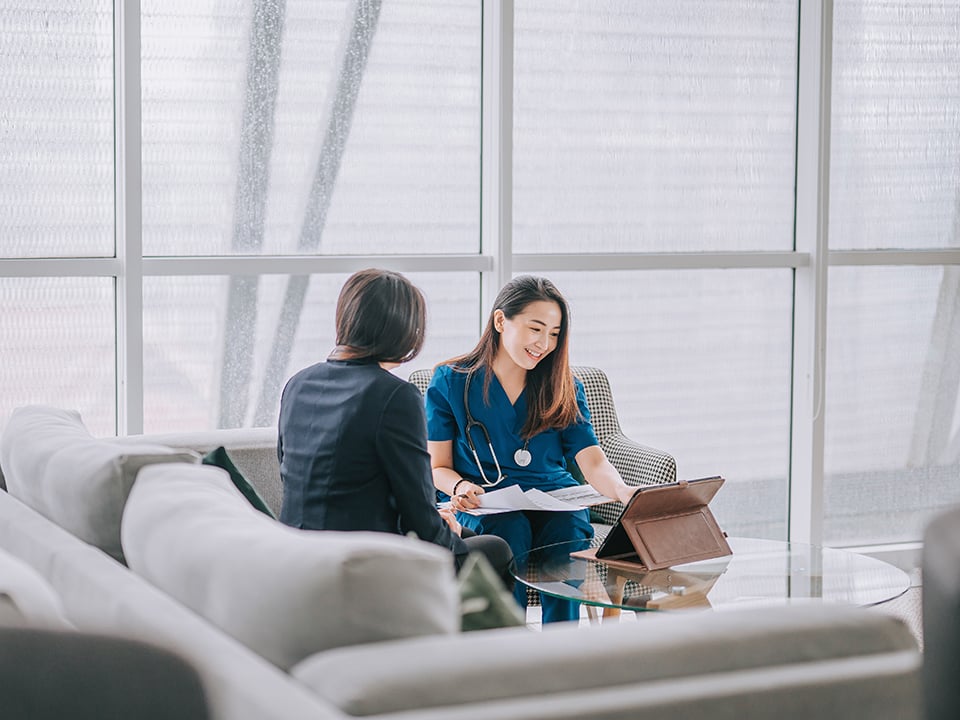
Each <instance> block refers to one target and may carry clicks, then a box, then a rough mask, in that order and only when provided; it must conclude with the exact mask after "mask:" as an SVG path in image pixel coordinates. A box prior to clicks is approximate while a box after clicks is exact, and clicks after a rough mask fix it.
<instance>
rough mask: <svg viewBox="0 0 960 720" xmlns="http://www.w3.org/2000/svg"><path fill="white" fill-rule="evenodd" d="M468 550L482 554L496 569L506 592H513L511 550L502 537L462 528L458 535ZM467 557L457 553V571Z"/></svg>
mask: <svg viewBox="0 0 960 720" xmlns="http://www.w3.org/2000/svg"><path fill="white" fill-rule="evenodd" d="M460 537H461V539H462V540H463V542H464V543H465V544H466V546H467V548H468V549H469V550H470V552H472V553H473V552H476V553H480V554H481V555H483V556H484V557H485V558H486V559H487V562H489V563H490V566H491V567H492V568H493V569H494V570H495V571H496V573H497V575H499V576H500V579H501V580H503V585H504V587H506V589H507V591H508V592H513V584H514V582H515V581H514V577H513V574H512V573H511V570H513V569H514V562H513V550H511V549H510V545H508V544H507V541H506V540H504V539H503V538H502V537H498V536H497V535H477V534H476V533H475V532H474V531H473V530H471V529H470V528H466V527H465V528H463V530H462V533H461V535H460ZM466 559H467V556H466V555H457V556H456V562H457V571H458V572H459V571H460V567H461V566H462V565H463V563H464V561H465V560H466Z"/></svg>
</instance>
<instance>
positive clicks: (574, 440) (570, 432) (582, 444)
mask: <svg viewBox="0 0 960 720" xmlns="http://www.w3.org/2000/svg"><path fill="white" fill-rule="evenodd" d="M574 384H575V385H576V391H577V407H578V408H579V410H580V416H581V417H580V418H579V419H578V420H577V421H576V422H575V423H573V424H572V425H569V426H567V427H566V428H564V429H563V431H562V432H561V433H560V441H561V443H563V455H564V457H568V458H572V457H575V456H576V454H577V453H578V452H580V451H581V450H583V449H584V448H588V447H591V446H592V445H599V444H600V442H599V441H598V440H597V435H596V433H595V432H594V431H593V424H592V423H591V422H590V409H589V408H588V407H587V393H586V392H585V391H584V389H583V383H582V382H580V381H579V380H577V379H574Z"/></svg>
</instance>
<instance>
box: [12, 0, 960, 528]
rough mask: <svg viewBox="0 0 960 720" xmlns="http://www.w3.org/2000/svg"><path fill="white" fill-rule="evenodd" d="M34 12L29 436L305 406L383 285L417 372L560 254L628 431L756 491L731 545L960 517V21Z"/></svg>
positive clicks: (444, 4) (19, 396) (291, 1)
mask: <svg viewBox="0 0 960 720" xmlns="http://www.w3.org/2000/svg"><path fill="white" fill-rule="evenodd" d="M822 12H823V13H828V16H826V17H825V19H826V20H827V21H828V22H827V23H826V26H825V27H826V28H827V29H828V32H826V34H824V35H820V34H819V33H820V28H821V24H820V22H819V20H820V17H821V15H820V13H822ZM0 17H2V18H3V22H4V27H5V28H6V31H5V32H4V34H3V36H2V38H0V71H2V72H0V103H2V107H3V108H4V111H3V113H0V167H2V170H3V172H2V173H0V207H2V212H0V236H2V238H3V242H2V245H0V302H2V307H3V313H2V316H0V345H2V347H3V349H4V356H3V360H4V361H3V363H2V365H0V431H2V429H3V426H4V424H5V423H6V420H7V418H8V417H9V414H10V412H11V411H12V410H13V409H14V408H15V407H17V406H19V405H24V404H28V403H34V402H40V403H49V404H55V405H61V406H65V407H69V408H74V409H77V410H78V411H79V412H80V413H81V414H82V416H83V418H84V420H85V422H86V423H87V424H88V426H89V427H90V428H91V430H92V431H93V432H94V433H95V434H99V435H110V434H113V433H116V432H119V433H130V432H139V431H147V432H161V431H167V430H174V429H183V428H186V427H193V428H197V429H205V428H212V427H229V426H240V425H273V424H274V423H275V416H276V409H277V405H278V401H279V393H280V391H281V389H282V387H283V384H284V382H285V380H286V378H287V377H289V376H290V374H292V373H293V372H294V371H296V370H297V369H299V368H300V367H304V366H306V365H308V364H310V363H312V362H316V361H319V360H322V359H323V358H324V357H325V356H326V354H327V353H328V352H329V351H330V349H331V347H332V344H333V337H332V334H333V312H334V301H335V298H336V296H337V293H338V291H339V288H340V285H341V284H342V282H343V280H344V279H345V278H346V277H347V276H348V275H349V273H351V272H353V271H354V270H357V269H359V268H361V267H369V266H381V267H388V268H391V269H395V270H399V271H401V272H404V273H406V274H408V275H409V276H410V277H411V278H412V279H413V280H414V282H416V283H417V284H418V285H419V286H420V287H421V288H422V289H423V290H424V292H425V294H426V296H427V298H428V302H429V313H430V317H429V327H428V339H427V344H426V346H425V348H424V351H423V353H422V354H421V356H420V357H419V358H417V359H416V360H415V361H414V362H413V363H411V364H410V366H408V367H403V368H400V369H399V370H398V371H397V372H398V374H400V375H405V374H407V373H409V372H411V371H412V370H414V369H416V368H419V367H429V366H431V365H433V364H435V363H437V362H439V361H441V360H444V359H446V358H448V357H450V356H453V355H456V354H458V353H461V352H463V351H465V350H467V349H469V348H470V347H471V346H472V344H473V343H474V342H475V340H476V338H477V337H478V336H479V332H480V329H481V324H482V322H483V321H484V320H485V319H486V316H487V314H488V312H489V310H490V308H489V306H488V305H489V302H490V299H491V298H492V295H491V290H495V289H496V288H497V286H498V285H499V284H500V283H502V282H503V281H504V280H506V279H507V278H509V277H510V276H511V275H514V274H517V273H522V272H532V273H538V274H544V275H548V276H550V277H551V278H552V279H553V280H554V281H555V282H556V283H557V285H558V286H559V287H560V288H561V290H563V291H564V292H565V294H566V295H567V296H568V298H569V299H570V302H571V305H572V311H573V322H574V325H573V329H574V333H573V336H572V348H571V350H572V360H573V362H574V363H575V364H581V365H596V366H599V367H601V368H603V369H604V370H605V371H606V372H607V374H608V375H609V377H610V380H611V383H612V385H613V390H614V394H615V398H616V402H617V408H618V412H619V414H620V416H621V421H622V423H623V426H624V430H625V432H626V433H627V434H628V435H629V436H631V437H632V438H634V439H635V440H638V441H640V442H643V443H646V444H649V445H654V446H657V447H661V448H663V449H665V450H667V451H669V452H671V453H673V454H674V455H675V456H676V457H677V460H678V466H679V472H680V475H681V477H687V478H691V477H700V476H704V475H710V474H714V473H720V474H723V475H724V476H725V477H727V479H728V485H727V486H726V487H725V488H724V491H723V492H721V493H720V495H718V497H717V499H716V500H715V503H716V505H715V510H716V512H717V515H718V517H719V519H720V521H721V524H722V525H723V526H724V527H725V529H727V530H728V532H731V533H734V534H741V535H751V536H761V537H774V538H781V537H786V536H788V535H789V536H793V535H796V534H798V532H799V531H798V528H800V529H801V530H803V526H806V530H808V531H809V533H810V534H811V535H810V536H811V538H812V539H813V540H815V541H819V540H823V541H825V542H828V543H830V544H839V545H852V544H866V543H899V542H904V541H914V540H917V539H919V533H920V530H921V528H922V527H923V526H924V524H925V522H926V520H927V519H928V518H929V517H930V516H931V514H932V513H934V512H936V511H937V510H938V509H939V508H942V507H945V506H947V505H950V504H954V503H956V502H960V491H958V489H957V488H956V487H955V486H956V483H955V482H953V480H954V479H955V478H956V477H957V472H958V469H960V407H958V406H960V403H958V394H960V365H958V364H957V362H956V361H955V358H957V357H960V347H958V340H957V338H960V327H958V320H957V317H958V313H957V312H956V308H957V302H958V300H957V296H958V293H960V289H958V283H960V269H958V267H960V240H958V230H957V228H960V220H958V208H960V200H958V198H960V39H958V38H960V7H954V5H952V4H950V3H925V2H908V1H907V0H835V2H833V3H799V2H792V3H791V2H782V1H781V0H749V2H734V1H733V0H721V1H719V2H709V3H708V2H704V1H703V0H680V1H679V2H678V1H670V0H652V1H651V2H643V3H629V2H621V1H620V0H598V2H594V3H590V4H583V3H579V2H575V0H558V1H557V2H548V0H515V2H511V3H492V2H491V3H484V2H482V0H383V2H380V3H354V2H348V1H347V0H328V1H325V2H322V3H317V2H310V1H309V0H287V2H279V1H278V0H254V2H244V1H242V0H194V1H192V2H177V1H174V2H164V1H161V0H140V2H121V1H120V0H114V2H105V1H104V0H72V1H71V2H70V3H63V2H53V1H52V0H47V1H46V2H44V0H37V1H36V2H33V3H31V4H30V7H29V8H24V7H23V6H22V3H18V2H13V1H12V0H0ZM115 36H116V37H119V38H121V39H122V40H123V42H119V43H117V42H115V40H114V38H115ZM115 52H118V53H121V55H119V56H118V57H117V58H115V57H114V53H115ZM812 58H819V59H818V60H813V59H812ZM818 62H819V63H822V64H823V67H822V68H821V67H819V66H816V65H817V63H818ZM115 63H120V65H121V67H123V66H124V63H126V64H127V65H128V66H127V67H125V69H126V70H131V71H132V70H133V69H134V65H135V66H136V68H137V69H139V71H140V72H139V75H138V74H137V73H136V72H128V73H121V74H120V76H118V77H115V76H114V67H115ZM815 66H816V67H815ZM821 69H822V70H823V74H822V75H821V72H820V71H821ZM821 77H825V78H828V79H829V80H830V82H827V83H823V84H820V78H821ZM811 79H812V80H811ZM811 83H812V85H811ZM814 86H815V88H816V89H815V90H814V91H811V90H810V88H811V87H814ZM821 107H823V108H825V109H827V110H829V112H827V111H826V110H825V111H824V117H820V116H819V115H820V108H821ZM125 118H133V120H125ZM821 121H823V122H822V123H821ZM124 122H129V123H130V124H129V125H123V124H122V123H124ZM821 127H823V128H825V132H827V134H826V135H821V134H820V128H821ZM131 128H135V129H137V130H138V132H137V133H131V132H129V130H130V129H131ZM125 131H126V132H125ZM138 133H139V134H138ZM131 137H133V138H134V139H133V140H131ZM827 150H829V152H827ZM821 151H822V153H823V155H822V156H821ZM814 157H816V158H817V161H818V162H817V163H814V164H817V172H810V171H809V168H810V166H811V158H814ZM136 160H139V161H140V162H136ZM821 161H822V168H821V165H820V164H819V163H820V162H821ZM117 189H119V191H120V192H117ZM824 191H826V194H825V193H824ZM824 197H825V198H826V199H827V200H828V202H826V203H824V204H822V205H817V203H816V202H809V200H810V198H817V200H818V201H819V200H820V199H821V198H824ZM822 213H825V215H823V214H822ZM128 218H134V221H132V222H131V221H129V220H127V219H128ZM138 218H139V219H140V220H141V221H140V222H137V221H136V219H138ZM824 218H825V219H826V220H827V222H826V223H823V222H821V221H822V220H823V219H824ZM810 228H815V230H814V231H813V232H811V231H810ZM812 235H815V236H816V244H815V247H811V245H812V244H813V243H811V236H812ZM810 307H814V308H815V309H816V310H817V312H816V313H813V314H814V315H816V319H815V321H814V322H813V323H810V322H808V319H809V318H808V315H809V314H810V313H809V312H808V311H809V309H810ZM817 313H819V314H817ZM818 323H819V324H818ZM821 349H823V351H824V355H823V358H824V359H823V360H822V362H821V359H820V354H819V353H820V351H821ZM810 358H814V359H813V360H810ZM821 386H822V387H825V388H826V390H825V393H824V394H823V395H822V396H817V397H814V394H815V392H816V389H817V388H819V387H821ZM798 398H799V400H798ZM807 401H809V402H810V404H811V406H812V408H811V412H810V413H809V414H807V413H806V408H804V407H801V405H802V404H803V403H805V402H807ZM808 415H810V416H808ZM821 440H822V442H820V441H821ZM798 458H811V459H812V463H811V465H812V470H811V471H810V472H809V473H805V472H804V471H798V467H800V465H801V463H798ZM804 462H806V460H805V459H804ZM818 468H819V469H818ZM798 498H799V499H800V500H801V501H804V500H810V502H809V506H810V507H811V508H813V510H812V511H811V512H810V513H807V512H806V509H805V508H803V507H800V506H801V505H803V504H804V502H794V503H793V506H792V507H791V502H793V501H795V500H797V499H798ZM821 507H822V512H821V510H820V508H821ZM811 515H816V516H815V517H811ZM821 521H822V523H821ZM821 525H822V527H821ZM799 535H800V536H801V537H802V536H803V533H802V532H799Z"/></svg>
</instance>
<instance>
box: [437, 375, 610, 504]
mask: <svg viewBox="0 0 960 720" xmlns="http://www.w3.org/2000/svg"><path fill="white" fill-rule="evenodd" d="M484 372H485V370H484V369H481V370H478V371H477V372H475V373H474V378H473V380H472V381H471V382H470V396H469V402H470V412H471V413H472V414H473V417H474V420H477V421H479V422H481V423H483V424H484V425H485V426H486V428H487V432H488V433H489V434H490V440H491V441H492V444H493V449H494V450H495V451H496V453H497V460H499V462H500V469H501V470H502V471H503V473H504V474H505V475H506V476H507V477H506V479H505V480H504V481H503V482H502V483H500V484H499V485H497V486H496V488H502V487H507V486H508V485H519V486H520V487H521V488H522V489H524V490H528V489H530V488H538V489H540V490H544V491H547V490H556V489H558V488H562V487H570V486H573V485H577V484H578V483H577V481H576V479H574V477H573V476H572V475H571V474H570V472H569V471H568V470H567V461H566V458H571V459H573V458H574V456H576V454H577V453H578V452H580V451H581V450H583V449H584V448H586V447H590V446H592V445H597V444H598V442H597V436H596V434H595V433H594V432H593V425H591V424H590V411H589V410H588V409H587V396H586V393H585V392H584V390H583V383H581V382H580V381H579V380H577V379H576V378H574V381H575V384H576V393H577V406H578V407H579V409H580V416H581V417H580V418H579V419H578V420H577V421H576V422H575V423H573V424H572V425H570V426H568V427H566V428H564V429H562V430H545V431H543V432H541V433H538V434H537V435H534V436H533V437H532V438H530V444H529V445H528V446H527V449H528V450H529V451H530V455H531V457H532V459H531V461H530V464H529V465H527V466H526V467H521V466H519V465H517V463H516V461H515V460H514V458H513V455H514V453H515V452H516V451H517V450H519V449H520V448H522V447H523V442H524V441H523V438H521V437H520V430H521V429H522V428H523V425H524V422H525V420H526V417H527V395H526V390H525V389H524V391H523V392H521V393H520V397H518V398H517V402H516V403H515V404H511V403H510V400H509V398H508V397H507V393H506V391H505V390H504V389H503V386H502V385H500V381H499V380H498V379H497V376H496V375H494V376H493V377H492V378H491V380H490V395H489V405H488V404H487V403H485V402H484V400H483V382H484ZM466 381H467V374H466V373H465V372H457V371H455V370H454V369H453V368H452V367H450V366H449V365H442V366H440V367H438V368H437V369H436V371H435V372H434V373H433V379H432V380H431V381H430V387H429V388H427V395H426V409H427V438H428V439H429V440H432V441H436V442H443V441H446V440H453V468H454V470H456V471H457V472H458V473H460V475H462V476H463V477H465V478H467V479H469V480H471V481H472V482H475V483H477V484H478V485H480V486H482V487H486V483H485V482H481V478H480V477H479V472H478V470H477V464H476V461H475V460H474V458H473V453H472V452H471V451H470V446H469V445H468V444H467V441H466V437H465V435H464V428H465V427H466V425H467V413H466V410H465V408H464V406H463V387H464V385H465V384H466ZM472 438H473V443H474V445H475V446H476V448H477V455H479V457H480V463H481V464H482V465H483V469H484V474H485V475H486V478H487V481H493V480H496V478H497V467H496V465H494V462H493V458H492V457H491V456H490V449H489V448H488V447H487V443H486V439H485V438H484V436H483V432H482V431H481V430H480V428H478V427H476V426H474V428H473V434H472ZM496 488H492V489H496ZM440 494H441V496H443V497H444V498H445V497H446V496H445V495H443V494H442V493H440Z"/></svg>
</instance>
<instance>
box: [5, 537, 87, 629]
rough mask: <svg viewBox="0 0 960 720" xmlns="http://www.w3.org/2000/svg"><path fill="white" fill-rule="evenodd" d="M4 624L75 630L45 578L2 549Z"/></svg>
mask: <svg viewBox="0 0 960 720" xmlns="http://www.w3.org/2000/svg"><path fill="white" fill-rule="evenodd" d="M0 625H6V626H23V627H28V626H29V627H36V628H44V629H47V630H66V629H69V628H71V627H72V626H71V624H70V622H69V621H68V620H67V618H66V616H65V615H64V612H63V607H62V605H61V604H60V598H59V597H57V593H56V592H55V591H54V589H53V588H52V587H50V584H49V583H48V582H47V581H46V580H44V579H43V577H42V576H41V575H40V573H38V572H37V571H36V570H34V569H33V568H32V567H30V566H29V565H27V564H26V563H25V562H23V561H22V560H20V559H19V558H16V557H14V556H13V555H11V554H10V553H8V552H6V551H5V550H3V549H2V548H0Z"/></svg>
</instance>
